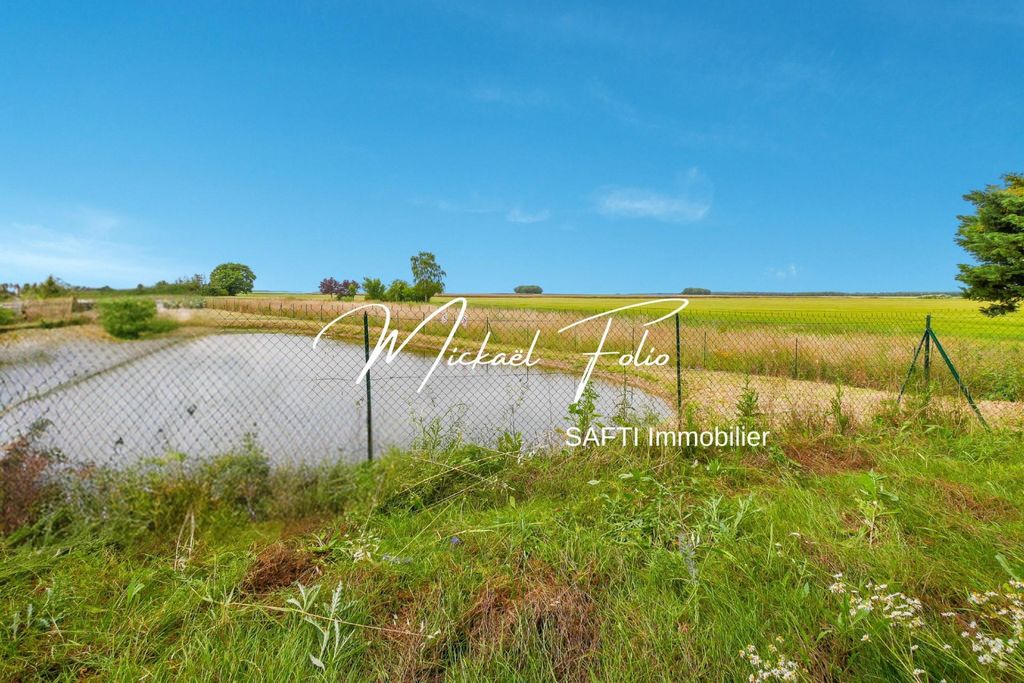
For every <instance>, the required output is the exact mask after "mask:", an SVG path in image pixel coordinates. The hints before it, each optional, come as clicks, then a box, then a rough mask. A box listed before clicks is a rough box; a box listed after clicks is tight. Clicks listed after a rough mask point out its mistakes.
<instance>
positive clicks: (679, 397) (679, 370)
mask: <svg viewBox="0 0 1024 683" xmlns="http://www.w3.org/2000/svg"><path fill="white" fill-rule="evenodd" d="M681 346H682V345H681V344H680V341H679V314H678V313H676V428H677V429H678V430H679V431H683V359H682V356H681V353H680V348H681Z"/></svg>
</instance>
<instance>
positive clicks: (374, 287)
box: [363, 277, 384, 301]
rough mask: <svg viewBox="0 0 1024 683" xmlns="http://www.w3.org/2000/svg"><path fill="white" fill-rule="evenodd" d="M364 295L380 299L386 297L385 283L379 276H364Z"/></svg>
mask: <svg viewBox="0 0 1024 683" xmlns="http://www.w3.org/2000/svg"><path fill="white" fill-rule="evenodd" d="M363 295H364V296H365V297H366V298H367V299H372V300H375V301H380V300H381V299H383V298H384V283H383V282H381V281H380V278H379V277H364V278H363Z"/></svg>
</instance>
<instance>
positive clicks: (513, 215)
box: [505, 206, 551, 223]
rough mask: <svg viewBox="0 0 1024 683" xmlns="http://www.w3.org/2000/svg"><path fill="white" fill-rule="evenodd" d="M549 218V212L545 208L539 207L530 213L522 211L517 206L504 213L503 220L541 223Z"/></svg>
mask: <svg viewBox="0 0 1024 683" xmlns="http://www.w3.org/2000/svg"><path fill="white" fill-rule="evenodd" d="M549 218H551V212H550V211H548V210H547V209H541V210H540V211H535V212H533V213H530V212H528V211H523V210H522V209H520V208H519V207H518V206H516V207H514V208H513V209H511V210H510V211H509V212H508V213H506V214H505V220H507V221H508V222H509V223H542V222H544V221H546V220H547V219H549Z"/></svg>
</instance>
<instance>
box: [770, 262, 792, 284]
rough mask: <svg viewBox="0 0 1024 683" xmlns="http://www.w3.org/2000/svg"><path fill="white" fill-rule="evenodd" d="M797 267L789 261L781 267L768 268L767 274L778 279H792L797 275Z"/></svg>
mask: <svg viewBox="0 0 1024 683" xmlns="http://www.w3.org/2000/svg"><path fill="white" fill-rule="evenodd" d="M797 273H798V271H797V267H796V266H795V265H793V264H792V263H790V264H789V265H788V266H784V267H782V268H769V269H768V275H770V276H772V277H774V278H776V279H778V280H792V279H793V278H795V277H796V276H797Z"/></svg>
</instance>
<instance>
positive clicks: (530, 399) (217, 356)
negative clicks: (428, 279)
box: [0, 297, 1024, 466]
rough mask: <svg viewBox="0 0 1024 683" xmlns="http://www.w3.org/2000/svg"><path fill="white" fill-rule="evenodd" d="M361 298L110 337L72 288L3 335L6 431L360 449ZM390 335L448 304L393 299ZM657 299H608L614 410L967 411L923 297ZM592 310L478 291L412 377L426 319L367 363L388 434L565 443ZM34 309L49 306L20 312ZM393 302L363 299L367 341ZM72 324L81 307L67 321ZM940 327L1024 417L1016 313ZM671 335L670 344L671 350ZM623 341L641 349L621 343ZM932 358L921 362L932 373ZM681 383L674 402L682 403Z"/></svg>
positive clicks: (621, 415) (100, 451) (53, 440)
mask: <svg viewBox="0 0 1024 683" xmlns="http://www.w3.org/2000/svg"><path fill="white" fill-rule="evenodd" d="M362 303H363V302H338V301H319V300H318V301H289V300H280V299H259V298H227V297H225V298H205V299H180V300H171V299H165V300H161V301H159V302H158V307H159V315H160V317H162V318H167V319H170V320H173V321H175V322H176V323H177V325H178V326H177V328H176V329H175V330H173V331H171V332H168V333H165V334H162V335H159V336H158V337H155V338H151V339H143V340H137V341H115V340H112V339H111V338H110V337H109V336H107V335H106V334H105V333H104V332H103V331H102V328H101V327H100V326H99V325H97V324H96V313H95V311H91V310H82V309H88V306H82V305H81V304H77V305H76V304H71V305H66V304H60V305H51V306H50V310H48V311H47V312H46V316H48V318H47V319H48V320H49V321H50V324H47V325H44V326H43V327H42V328H40V327H38V326H37V325H34V326H31V327H30V328H27V329H21V330H17V329H16V330H14V331H9V332H7V333H5V334H3V335H2V336H0V444H2V443H6V442H9V441H11V440H13V439H15V438H17V437H18V436H19V435H22V434H25V433H26V432H27V431H28V430H31V429H36V430H39V429H43V428H45V429H44V433H45V437H44V438H45V440H46V441H47V443H48V446H49V447H51V448H56V449H59V450H60V451H61V452H63V453H64V455H65V456H66V457H67V458H68V459H69V460H72V461H75V462H82V463H85V462H90V463H96V464H104V465H115V466H116V465H120V464H127V463H130V462H133V461H136V460H137V459H139V458H141V457H145V456H151V455H158V454H162V453H165V452H167V451H178V452H182V453H187V454H189V455H194V456H205V455H212V454H216V453H221V452H225V451H228V450H230V449H232V448H235V447H237V446H238V445H239V444H241V443H243V442H245V441H246V440H255V441H256V443H258V444H259V446H260V447H261V448H262V449H263V450H264V452H265V453H266V454H267V455H268V457H270V459H271V460H272V461H274V462H278V463H294V462H313V461H321V460H323V459H325V458H341V459H346V460H359V459H362V458H365V457H366V456H367V448H368V445H367V444H368V439H367V431H368V428H369V427H368V425H369V421H368V419H367V417H368V415H367V413H368V410H367V407H368V406H367V398H368V396H367V391H366V386H365V384H363V383H357V382H356V381H355V380H356V378H357V377H358V375H359V373H360V371H361V370H362V369H363V367H364V363H365V355H364V342H365V341H367V340H366V339H364V330H363V318H362V312H360V313H358V314H356V315H350V316H348V317H346V318H343V319H342V320H340V321H338V322H337V323H336V324H334V325H332V326H331V327H330V328H329V329H328V330H327V332H326V333H325V334H324V336H323V339H322V340H321V341H320V342H319V343H318V344H316V345H315V346H314V344H313V340H314V337H315V335H316V334H317V333H318V332H320V330H321V329H322V328H323V327H324V325H325V324H326V323H328V322H329V321H331V320H333V319H334V318H336V317H337V316H339V315H341V314H342V313H344V312H346V311H349V310H351V309H353V308H354V307H357V306H360V305H362ZM388 306H389V308H390V311H391V319H390V323H389V324H390V329H397V330H398V331H399V342H401V341H404V340H405V339H406V338H407V337H408V336H409V334H410V333H411V332H412V331H413V330H414V329H415V328H416V327H417V326H418V325H420V324H421V323H424V321H425V320H427V318H428V317H429V316H430V314H431V313H433V312H434V311H435V310H436V308H437V305H436V304H431V305H418V304H388ZM671 308H672V306H671V305H669V304H665V305H660V307H659V306H652V307H648V308H641V309H637V310H634V311H630V312H623V313H619V314H616V315H615V316H614V318H613V324H612V326H611V327H610V328H609V330H608V334H607V337H606V339H605V341H604V343H603V346H602V349H601V350H602V351H604V352H606V353H607V354H608V355H605V356H602V357H601V359H600V360H599V362H598V363H597V366H596V370H595V372H594V375H593V379H592V384H593V386H594V387H595V388H596V390H597V393H598V399H597V408H598V412H599V413H600V414H601V415H602V416H603V418H602V419H604V420H605V421H606V422H607V423H608V424H612V423H616V422H636V421H647V422H650V423H652V424H654V423H661V424H667V425H672V426H676V425H681V424H682V423H683V422H684V421H686V422H694V421H698V422H700V423H702V424H710V423H711V422H715V421H724V420H730V419H733V418H734V417H735V415H736V411H737V405H738V404H739V403H740V400H741V398H742V397H743V396H744V395H745V394H746V395H748V396H749V395H750V394H751V393H756V395H757V405H758V409H759V410H760V411H761V412H762V413H763V414H764V419H765V420H767V421H778V420H785V419H792V418H794V417H801V416H809V415H819V416H821V415H828V414H829V413H833V414H834V413H835V412H836V410H840V411H842V413H843V414H844V415H845V416H846V417H847V418H848V419H850V420H852V421H853V422H859V421H865V420H868V419H870V418H871V417H872V416H874V415H877V414H879V413H880V412H882V411H884V410H886V409H888V408H891V404H892V403H893V402H894V400H895V399H896V397H897V396H898V395H899V392H900V389H901V387H902V386H903V385H904V383H905V382H906V388H907V394H908V396H907V397H906V398H905V399H904V400H907V401H912V400H919V399H920V397H921V396H922V395H926V396H927V397H928V398H929V400H930V401H932V402H934V403H936V404H937V405H940V406H944V407H946V408H948V409H950V410H965V409H966V407H967V404H966V402H965V399H964V394H963V392H962V390H961V387H960V386H959V385H958V384H957V382H956V381H955V379H954V374H953V373H951V372H950V371H949V370H948V368H947V367H946V366H945V363H944V361H943V360H942V359H941V358H939V357H938V355H937V354H935V353H934V351H933V353H932V357H931V358H930V361H931V363H930V368H929V370H930V371H929V372H928V373H926V372H925V369H924V368H923V367H922V365H921V362H920V361H919V363H918V366H917V367H916V368H915V369H914V370H913V371H912V372H910V373H909V380H908V368H909V367H910V362H911V359H912V358H913V356H914V352H915V349H916V348H917V347H918V345H919V343H920V341H921V337H922V334H923V332H924V329H925V321H924V316H922V315H920V314H917V313H907V314H896V313H885V314H882V313H858V314H846V313H838V312H832V311H815V312H812V311H799V312H780V311H757V312H740V311H736V312H722V311H706V310H702V309H701V307H700V304H699V302H698V303H695V304H693V305H691V306H690V307H689V308H687V309H686V310H685V311H683V312H682V314H681V315H680V316H679V319H678V320H679V321H678V327H677V323H676V320H675V319H674V318H672V317H669V318H668V319H666V320H663V321H661V322H658V323H656V324H645V323H648V322H649V321H651V320H653V319H655V318H657V317H659V316H661V315H664V314H666V313H667V312H668V311H670V310H671ZM592 314H593V312H592V311H587V312H581V311H555V310H530V309H522V308H516V309H512V308H500V307H495V306H480V307H478V306H475V305H473V306H470V308H469V309H468V311H467V313H466V315H465V317H464V318H463V320H462V321H461V323H459V324H458V326H457V327H456V328H455V332H454V338H453V340H452V342H451V345H450V346H449V347H448V350H447V351H448V352H447V353H446V354H445V355H444V356H443V357H442V358H441V362H440V363H439V364H438V365H437V368H436V369H435V370H434V371H433V373H432V374H431V377H430V380H429V381H428V382H427V383H426V385H425V386H424V387H423V388H422V390H421V391H417V389H418V388H419V387H420V385H421V383H422V382H423V379H424V377H425V376H426V375H427V374H428V372H429V371H430V369H431V366H432V364H433V363H434V361H435V359H436V358H437V357H438V353H439V351H440V350H441V348H442V345H443V343H444V341H445V339H446V337H447V336H448V334H449V333H450V332H451V331H452V329H453V325H455V323H456V318H457V311H456V310H455V309H450V310H449V311H448V312H447V313H445V314H442V315H440V316H438V317H437V318H435V319H434V320H432V321H428V322H426V323H425V325H424V326H423V329H421V330H420V332H419V333H417V334H416V335H415V336H414V337H412V338H411V339H410V340H409V343H408V345H407V346H406V348H405V349H404V350H403V351H402V352H401V353H400V354H398V356H397V357H396V358H395V359H394V360H393V361H392V362H390V363H387V362H385V361H384V359H381V360H379V361H378V362H377V363H376V364H374V365H373V367H372V369H371V370H370V378H371V382H372V383H371V392H370V396H369V398H370V399H371V403H372V435H373V442H374V447H375V450H376V451H377V453H381V452H383V451H384V450H386V449H387V448H388V447H391V446H406V445H409V444H411V443H412V442H413V441H414V440H416V439H435V440H444V439H454V438H459V439H463V440H465V441H470V442H477V443H484V444H493V443H494V442H495V440H496V439H497V438H498V436H499V435H500V434H502V433H504V432H514V433H519V434H521V435H522V437H523V440H524V442H526V443H527V444H532V445H536V444H544V443H558V442H559V441H560V436H559V432H558V430H559V429H560V428H564V427H565V426H566V420H565V416H566V411H567V407H568V405H569V404H570V403H571V402H572V401H573V399H574V396H575V393H576V390H577V387H578V385H579V383H580V380H581V376H582V374H583V371H584V368H585V366H586V364H587V362H588V360H589V357H588V356H587V355H585V354H589V353H593V352H594V351H595V350H597V346H598V343H599V341H600V339H601V336H602V333H603V332H604V330H605V320H604V319H599V320H593V321H590V322H586V323H583V324H580V325H577V326H575V327H572V328H571V329H568V330H564V331H561V332H560V330H563V328H565V327H566V326H569V325H571V324H573V323H577V322H579V321H580V320H582V319H583V318H585V317H587V316H589V315H592ZM23 316H24V317H25V318H26V319H29V320H31V319H33V318H35V319H38V318H39V317H40V316H39V315H36V316H32V315H31V314H30V313H29V312H28V311H26V312H25V313H23ZM384 322H385V319H384V315H383V312H382V311H381V310H378V309H372V310H369V311H367V324H368V325H367V326H368V332H369V334H368V341H369V344H370V346H371V348H372V347H373V346H374V345H375V344H376V343H377V339H378V337H379V336H380V335H381V332H382V327H383V325H384ZM72 323H74V324H72ZM931 326H932V329H933V331H934V332H935V334H936V337H937V338H938V339H940V340H941V342H942V346H943V349H944V351H946V353H947V354H948V356H949V357H950V359H951V360H952V362H953V363H954V364H955V367H956V370H957V371H958V373H959V376H960V377H961V378H962V380H963V384H964V388H966V389H967V390H968V391H969V392H970V394H971V396H972V397H973V399H974V401H975V402H976V404H977V407H978V410H979V412H980V413H981V414H982V415H983V416H984V418H985V419H986V420H987V421H988V422H989V423H990V424H993V425H996V426H1011V427H1017V426H1019V425H1020V423H1021V420H1022V419H1024V322H1022V321H1021V318H1019V317H1009V318H1005V319H1000V320H988V319H984V318H982V317H981V316H979V315H977V314H973V313H964V314H953V313H946V314H939V315H935V316H933V317H932V320H931ZM538 333H539V336H538V337H537V342H536V348H535V350H534V353H533V357H534V359H535V360H537V361H538V363H537V364H536V365H534V366H532V367H522V366H520V367H494V366H482V367H465V366H455V365H451V364H449V362H448V359H449V358H451V357H452V356H453V355H456V356H457V355H458V354H459V353H463V352H470V355H471V356H473V355H475V353H476V352H477V350H478V349H479V348H480V346H481V344H482V343H483V342H484V340H486V350H487V351H488V352H490V353H492V354H493V353H500V352H504V353H507V354H509V353H514V352H516V351H517V350H518V351H522V352H526V350H527V349H529V348H530V346H531V343H533V341H534V337H535V335H537V334H538ZM677 334H678V340H679V353H678V355H677V354H676V343H677ZM623 354H632V355H633V356H634V358H633V359H632V360H633V361H637V360H639V361H645V360H647V361H651V360H653V359H655V358H657V357H658V356H661V355H662V354H665V355H664V356H663V357H662V360H663V361H665V362H663V363H661V364H656V365H644V364H637V363H636V362H632V363H630V362H620V359H621V357H622V355H623ZM926 374H927V377H926ZM678 397H681V403H677V400H678Z"/></svg>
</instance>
